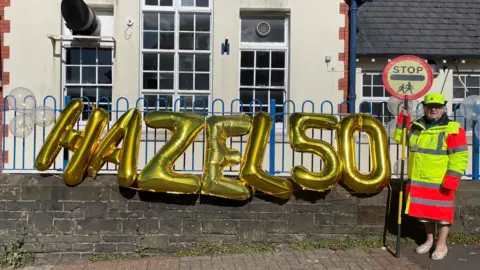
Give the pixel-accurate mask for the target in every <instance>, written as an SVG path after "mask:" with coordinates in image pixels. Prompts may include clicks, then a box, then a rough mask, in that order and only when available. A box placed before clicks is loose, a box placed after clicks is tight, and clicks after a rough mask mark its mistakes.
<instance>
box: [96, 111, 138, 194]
mask: <svg viewBox="0 0 480 270" xmlns="http://www.w3.org/2000/svg"><path fill="white" fill-rule="evenodd" d="M141 132H142V115H141V113H140V111H139V110H138V109H130V110H129V111H128V112H126V113H124V114H123V115H122V116H121V117H120V119H118V121H117V122H116V123H115V124H114V125H113V126H112V127H111V128H110V130H109V131H108V133H107V134H106V135H105V137H103V139H102V140H101V141H100V143H99V144H98V146H97V148H96V150H95V153H94V154H93V157H92V158H91V160H90V162H89V165H88V175H89V176H96V175H97V173H98V171H100V169H102V167H103V165H105V163H106V162H112V163H115V164H117V165H119V166H118V172H117V179H118V184H119V185H120V186H123V187H129V186H131V185H132V184H134V183H135V180H136V177H137V161H138V148H139V147H140V136H141ZM122 140H123V144H122V148H120V149H119V148H117V147H118V145H119V144H120V142H121V141H122Z"/></svg>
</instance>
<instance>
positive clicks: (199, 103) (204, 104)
mask: <svg viewBox="0 0 480 270" xmlns="http://www.w3.org/2000/svg"><path fill="white" fill-rule="evenodd" d="M193 106H195V108H196V111H203V110H208V96H201V95H197V96H195V99H194V100H193Z"/></svg>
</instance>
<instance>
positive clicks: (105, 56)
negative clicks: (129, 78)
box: [98, 49, 112, 65]
mask: <svg viewBox="0 0 480 270" xmlns="http://www.w3.org/2000/svg"><path fill="white" fill-rule="evenodd" d="M98 64H99V65H112V50H111V49H98Z"/></svg>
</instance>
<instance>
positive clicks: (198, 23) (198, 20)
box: [195, 3, 210, 32]
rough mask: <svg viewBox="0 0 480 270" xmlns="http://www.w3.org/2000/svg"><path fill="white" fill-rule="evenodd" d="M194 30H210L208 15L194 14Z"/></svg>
mask: <svg viewBox="0 0 480 270" xmlns="http://www.w3.org/2000/svg"><path fill="white" fill-rule="evenodd" d="M207 4H208V3H207ZM195 31H205V32H208V31H210V15H206V14H196V15H195Z"/></svg>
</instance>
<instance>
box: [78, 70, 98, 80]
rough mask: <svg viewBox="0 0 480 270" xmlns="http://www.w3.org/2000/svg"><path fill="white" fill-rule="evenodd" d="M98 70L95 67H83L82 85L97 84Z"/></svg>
mask: <svg viewBox="0 0 480 270" xmlns="http://www.w3.org/2000/svg"><path fill="white" fill-rule="evenodd" d="M96 82H97V70H96V68H95V67H82V83H96Z"/></svg>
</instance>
